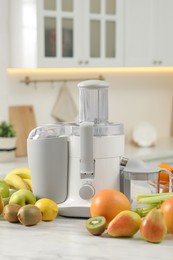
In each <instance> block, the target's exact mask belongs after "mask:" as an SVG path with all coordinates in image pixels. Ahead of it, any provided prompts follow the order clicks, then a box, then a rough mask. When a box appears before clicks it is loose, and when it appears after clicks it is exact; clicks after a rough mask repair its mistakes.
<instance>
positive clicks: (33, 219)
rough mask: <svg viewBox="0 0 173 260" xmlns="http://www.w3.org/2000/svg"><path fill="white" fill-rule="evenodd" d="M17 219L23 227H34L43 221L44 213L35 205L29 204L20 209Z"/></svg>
mask: <svg viewBox="0 0 173 260" xmlns="http://www.w3.org/2000/svg"><path fill="white" fill-rule="evenodd" d="M17 217H18V219H19V221H20V223H22V224H23V225H25V226H33V225H36V224H37V223H39V222H40V221H41V220H42V213H41V210H40V209H39V208H38V207H36V206H35V205H31V204H28V205H25V206H22V207H21V208H20V209H19V211H18V214H17Z"/></svg>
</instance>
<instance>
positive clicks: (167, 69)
mask: <svg viewBox="0 0 173 260" xmlns="http://www.w3.org/2000/svg"><path fill="white" fill-rule="evenodd" d="M7 72H8V73H9V74H18V73H19V74H27V73H32V74H39V73H40V74H42V73H43V74H45V73H48V74H51V73H58V74H59V73H60V74H61V73H64V74H73V73H74V74H75V73H77V74H78V73H99V74H100V73H132V72H133V73H138V72H139V73H143V72H144V73H145V72H147V73H155V72H156V73H157V72H160V73H162V72H163V73H172V72H173V67H117V68H38V69H22V68H20V69H17V68H8V69H7Z"/></svg>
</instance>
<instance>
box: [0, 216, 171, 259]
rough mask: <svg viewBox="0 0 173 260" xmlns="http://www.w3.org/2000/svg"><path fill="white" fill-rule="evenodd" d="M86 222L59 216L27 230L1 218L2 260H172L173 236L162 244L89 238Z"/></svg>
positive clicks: (136, 238) (0, 253) (169, 236)
mask: <svg viewBox="0 0 173 260" xmlns="http://www.w3.org/2000/svg"><path fill="white" fill-rule="evenodd" d="M84 223H85V220H84V219H73V218H63V217H57V218H56V219H55V220H53V221H51V222H43V221H42V222H40V223H39V224H37V225H36V226H32V227H26V226H23V225H21V224H12V223H9V222H7V221H5V220H3V219H2V218H1V219H0V234H1V242H0V259H3V260H11V259H13V260H19V259H25V260H29V259H33V260H39V259H40V260H44V259H46V260H48V259H50V260H54V259H56V260H57V259H62V260H81V259H83V260H114V259H117V260H123V259H128V260H130V259H133V260H134V259H140V260H148V259H152V260H154V259H156V260H161V259H164V260H172V259H173V257H172V256H173V246H172V245H173V235H168V236H167V238H166V239H165V240H163V241H162V242H161V243H159V244H152V243H149V242H146V241H144V240H142V239H141V238H140V234H139V233H137V234H136V235H135V236H134V237H133V238H111V237H108V236H107V235H106V234H105V235H104V236H99V237H96V236H92V235H90V234H89V233H88V232H87V230H86V229H85V226H84Z"/></svg>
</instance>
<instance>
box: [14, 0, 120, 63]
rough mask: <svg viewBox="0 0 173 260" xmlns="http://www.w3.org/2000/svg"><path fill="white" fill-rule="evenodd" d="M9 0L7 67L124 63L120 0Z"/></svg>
mask: <svg viewBox="0 0 173 260" xmlns="http://www.w3.org/2000/svg"><path fill="white" fill-rule="evenodd" d="M9 2H10V10H11V13H10V29H11V33H10V35H11V39H10V49H11V55H10V67H25V68H32V67H40V68H41V67H42V68H43V67H47V68H48V67H49V68H50V67H56V68H58V67H115V66H122V65H123V21H124V17H123V13H124V6H123V2H124V1H123V0H94V1H93V0H86V1H81V0H39V1H36V0H10V1H9ZM26 10H28V13H26Z"/></svg>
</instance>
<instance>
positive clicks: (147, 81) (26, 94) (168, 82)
mask: <svg viewBox="0 0 173 260" xmlns="http://www.w3.org/2000/svg"><path fill="white" fill-rule="evenodd" d="M0 4H1V8H0V119H8V107H9V106H10V105H26V104H32V105H33V106H34V109H35V114H36V120H37V124H38V125H41V124H45V123H51V122H55V120H54V119H53V117H52V116H51V111H52V108H53V105H54V103H55V101H56V98H57V96H58V93H59V90H60V88H61V86H62V83H54V84H53V85H52V84H51V83H38V84H36V86H35V85H34V84H33V83H32V84H30V85H25V84H24V83H21V82H20V81H21V80H22V79H24V77H25V76H31V77H32V78H34V79H40V78H41V79H47V78H54V79H55V78H68V77H70V78H72V77H74V78H76V77H77V78H81V79H85V78H93V77H96V76H98V75H99V74H100V71H99V70H98V71H97V72H87V73H84V72H68V73H66V72H64V74H63V73H60V74H57V73H56V72H46V73H45V72H43V73H41V72H39V73H36V72H35V71H33V72H22V71H20V72H15V73H14V72H12V71H10V72H9V71H8V72H7V70H6V69H7V64H8V26H7V25H8V21H7V16H6V15H5V13H6V12H5V11H6V9H7V4H6V1H2V0H0ZM101 74H102V75H103V76H104V77H105V79H106V80H107V81H108V82H109V83H110V89H109V120H110V121H114V122H122V123H123V124H124V126H125V133H126V139H127V140H130V138H131V132H132V130H133V128H134V126H135V125H136V124H138V123H140V122H142V121H147V122H149V123H150V124H152V125H153V126H154V127H155V128H156V131H157V134H158V137H167V136H170V135H171V130H172V128H173V125H172V123H171V122H172V121H171V120H172V118H173V114H172V104H173V72H169V71H168V72H166V71H165V72H161V71H153V70H148V71H138V70H137V71H122V70H121V71H117V72H111V73H109V72H106V73H104V72H101ZM76 86H77V82H68V83H67V88H68V89H69V91H70V92H71V94H72V97H73V99H74V101H75V103H76V106H77V107H78V88H77V87H76Z"/></svg>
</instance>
